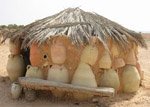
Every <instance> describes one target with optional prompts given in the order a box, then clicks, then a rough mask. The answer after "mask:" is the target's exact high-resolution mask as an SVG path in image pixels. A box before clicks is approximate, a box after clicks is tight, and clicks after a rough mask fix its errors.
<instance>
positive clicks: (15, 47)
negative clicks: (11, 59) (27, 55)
mask: <svg viewBox="0 0 150 107" xmlns="http://www.w3.org/2000/svg"><path fill="white" fill-rule="evenodd" d="M9 51H10V53H11V54H12V55H18V54H20V51H21V42H20V41H17V42H12V41H11V40H10V41H9Z"/></svg>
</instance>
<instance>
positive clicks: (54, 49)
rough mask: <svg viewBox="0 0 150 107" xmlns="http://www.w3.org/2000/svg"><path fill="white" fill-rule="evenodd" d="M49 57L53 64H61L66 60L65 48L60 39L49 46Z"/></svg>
mask: <svg viewBox="0 0 150 107" xmlns="http://www.w3.org/2000/svg"><path fill="white" fill-rule="evenodd" d="M51 58H52V62H53V63H55V64H63V63H64V62H65V60H66V48H65V46H64V44H63V43H62V42H61V41H60V40H56V41H54V42H53V44H52V46H51Z"/></svg>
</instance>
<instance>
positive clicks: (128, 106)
mask: <svg viewBox="0 0 150 107" xmlns="http://www.w3.org/2000/svg"><path fill="white" fill-rule="evenodd" d="M147 44H148V47H150V41H147ZM8 54H9V50H8V45H7V44H5V45H1V46H0V76H1V77H0V107H108V106H109V107H150V50H145V49H140V51H139V61H140V64H141V66H142V69H143V70H144V72H145V73H144V77H145V79H144V81H143V83H144V86H143V87H141V88H140V89H139V91H138V92H137V93H135V94H119V95H116V96H115V97H114V98H107V97H100V98H99V102H96V103H94V102H82V103H76V102H73V101H62V100H54V99H52V98H51V95H50V94H41V95H39V96H38V99H37V100H36V101H34V102H28V101H26V100H25V99H24V97H22V98H20V99H18V100H13V99H11V94H10V86H11V83H10V81H9V79H8V77H7V75H8V74H7V72H6V64H7V59H8ZM4 77H5V78H4ZM2 78H3V81H2ZM41 93H42V92H41Z"/></svg>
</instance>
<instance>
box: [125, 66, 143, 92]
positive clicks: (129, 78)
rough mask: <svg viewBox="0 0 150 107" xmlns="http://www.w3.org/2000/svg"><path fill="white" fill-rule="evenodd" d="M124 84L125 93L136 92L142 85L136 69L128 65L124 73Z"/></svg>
mask: <svg viewBox="0 0 150 107" xmlns="http://www.w3.org/2000/svg"><path fill="white" fill-rule="evenodd" d="M122 83H123V91H124V92H127V93H128V92H136V91H137V90H138V89H139V85H140V76H139V73H138V71H137V69H136V67H134V66H132V65H126V66H125V68H124V70H123V73H122Z"/></svg>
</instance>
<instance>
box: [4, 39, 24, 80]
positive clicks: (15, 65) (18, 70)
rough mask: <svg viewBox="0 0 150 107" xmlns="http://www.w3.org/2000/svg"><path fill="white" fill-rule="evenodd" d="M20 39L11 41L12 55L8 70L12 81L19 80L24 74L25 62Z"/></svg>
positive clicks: (9, 59)
mask: <svg viewBox="0 0 150 107" xmlns="http://www.w3.org/2000/svg"><path fill="white" fill-rule="evenodd" d="M20 48H21V42H20V41H11V40H10V41H9V50H10V55H9V56H8V62H7V72H8V76H9V78H10V80H11V81H12V82H14V81H17V80H18V77H21V76H24V74H25V64H24V59H23V56H22V55H21V54H20V53H21V49H20Z"/></svg>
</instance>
